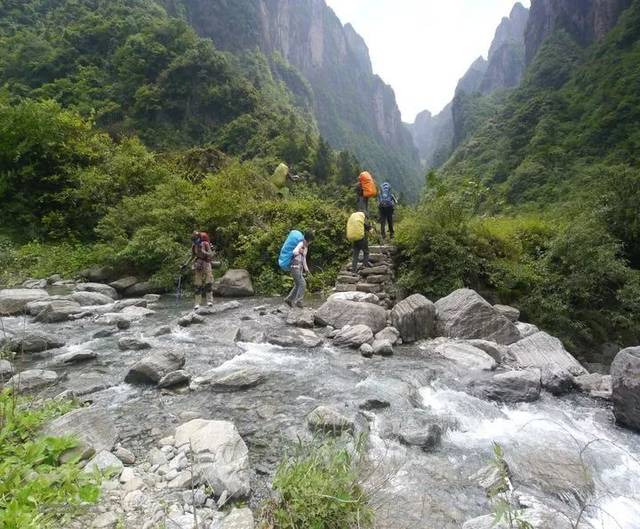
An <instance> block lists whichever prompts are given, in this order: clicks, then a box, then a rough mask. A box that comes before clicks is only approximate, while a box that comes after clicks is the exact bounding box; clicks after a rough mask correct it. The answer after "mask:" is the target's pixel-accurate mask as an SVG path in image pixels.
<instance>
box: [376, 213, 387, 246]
mask: <svg viewBox="0 0 640 529" xmlns="http://www.w3.org/2000/svg"><path fill="white" fill-rule="evenodd" d="M378 212H379V213H380V235H381V236H382V238H383V239H384V238H385V237H386V232H385V224H386V220H387V217H386V212H385V208H384V207H380V208H379V209H378Z"/></svg>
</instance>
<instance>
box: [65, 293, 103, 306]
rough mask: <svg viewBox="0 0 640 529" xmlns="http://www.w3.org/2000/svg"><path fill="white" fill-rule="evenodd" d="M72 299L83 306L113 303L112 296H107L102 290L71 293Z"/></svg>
mask: <svg viewBox="0 0 640 529" xmlns="http://www.w3.org/2000/svg"><path fill="white" fill-rule="evenodd" d="M71 301H75V302H76V303H78V304H79V305H80V306H82V307H86V306H93V305H109V304H110V303H113V298H112V297H111V296H106V295H105V294H101V293H100V292H74V293H73V294H71Z"/></svg>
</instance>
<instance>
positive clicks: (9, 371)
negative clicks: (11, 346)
mask: <svg viewBox="0 0 640 529" xmlns="http://www.w3.org/2000/svg"><path fill="white" fill-rule="evenodd" d="M12 375H13V366H12V365H11V362H9V361H8V360H2V359H0V383H1V382H2V381H4V380H6V379H9V378H11V376H12Z"/></svg>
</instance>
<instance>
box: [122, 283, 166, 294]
mask: <svg viewBox="0 0 640 529" xmlns="http://www.w3.org/2000/svg"><path fill="white" fill-rule="evenodd" d="M161 290H162V289H161V288H160V287H158V286H157V285H156V284H155V283H152V282H151V281H142V282H140V283H136V284H135V285H133V286H130V287H129V288H127V289H126V290H125V291H124V293H123V294H122V295H123V296H125V297H127V298H142V297H144V296H146V295H147V294H160V292H161Z"/></svg>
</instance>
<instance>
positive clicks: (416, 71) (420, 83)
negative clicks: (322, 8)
mask: <svg viewBox="0 0 640 529" xmlns="http://www.w3.org/2000/svg"><path fill="white" fill-rule="evenodd" d="M326 1H327V3H328V4H329V5H330V6H331V7H332V8H333V10H334V11H335V12H336V14H337V15H338V16H339V17H340V20H342V22H343V23H345V24H346V23H347V22H351V24H352V25H353V27H354V28H355V29H356V31H357V32H358V33H360V34H361V35H362V36H363V37H364V39H365V41H366V42H367V45H368V46H369V53H370V54H371V61H372V63H373V70H374V72H375V73H377V74H378V75H380V77H382V78H383V79H384V80H385V82H386V83H388V84H390V85H391V86H392V87H393V88H394V90H395V93H396V98H397V99H398V105H399V106H400V110H401V111H402V118H403V120H404V121H407V122H413V120H414V118H415V116H416V114H417V113H418V112H421V111H422V110H425V109H427V110H430V111H432V112H433V113H434V114H435V113H437V112H439V111H440V110H441V109H442V108H443V107H444V106H445V105H446V104H447V103H448V102H449V101H450V100H451V99H452V97H453V92H454V90H455V87H456V84H457V82H458V79H460V77H462V75H464V73H465V72H466V70H467V68H468V67H469V66H470V65H471V63H472V62H473V61H474V60H475V59H476V58H477V57H479V56H480V55H483V56H484V57H486V56H487V52H488V51H489V46H490V45H491V40H492V39H493V35H494V33H495V30H496V27H497V26H498V24H499V23H500V20H501V19H502V17H504V16H507V15H508V14H509V12H510V11H511V8H512V7H513V5H514V4H515V0H326ZM522 4H523V5H525V6H526V7H529V5H530V2H529V0H524V1H522Z"/></svg>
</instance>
